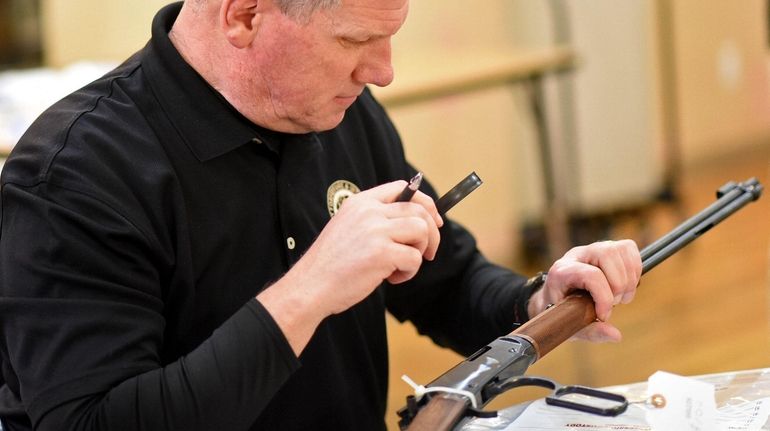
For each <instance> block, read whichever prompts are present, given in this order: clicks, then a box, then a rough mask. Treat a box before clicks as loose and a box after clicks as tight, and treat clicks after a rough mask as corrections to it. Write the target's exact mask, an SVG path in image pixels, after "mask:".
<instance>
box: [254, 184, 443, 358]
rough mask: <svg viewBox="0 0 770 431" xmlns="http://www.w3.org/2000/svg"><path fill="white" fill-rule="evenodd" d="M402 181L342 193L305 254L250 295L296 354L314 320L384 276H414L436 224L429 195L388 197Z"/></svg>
mask: <svg viewBox="0 0 770 431" xmlns="http://www.w3.org/2000/svg"><path fill="white" fill-rule="evenodd" d="M405 186H406V182H405V181H395V182H392V183H387V184H383V185H381V186H378V187H374V188H372V189H369V190H366V191H364V192H361V193H358V194H356V195H354V196H351V197H350V198H348V199H347V200H346V201H345V203H344V204H343V205H342V207H341V208H340V210H339V211H338V212H337V214H336V215H335V216H334V217H333V218H332V219H331V221H329V223H328V224H327V225H326V227H324V229H323V230H322V231H321V233H320V235H319V236H318V238H317V239H316V241H315V242H314V243H313V244H312V245H311V246H310V248H309V249H308V250H307V252H306V253H305V255H304V256H303V257H302V258H301V259H300V260H299V261H298V262H297V263H296V264H295V265H294V267H292V268H291V270H290V271H289V272H288V273H287V274H286V275H285V276H284V277H283V278H281V279H280V280H279V281H278V282H276V283H275V284H273V285H272V286H270V287H268V288H267V289H265V290H264V291H263V292H261V293H260V294H259V295H258V296H257V299H258V300H259V301H260V302H261V303H262V304H263V305H264V306H265V308H267V310H268V311H269V312H270V314H271V315H272V316H273V318H274V319H275V320H276V322H277V323H278V325H279V326H280V327H281V329H282V330H283V332H284V334H285V335H286V337H287V338H288V339H289V343H290V344H291V345H292V348H293V349H294V351H295V353H297V354H299V353H300V352H301V351H302V349H304V347H305V345H306V344H307V342H308V341H309V339H310V337H311V336H312V334H313V332H314V331H315V328H316V327H317V326H318V324H320V323H321V321H322V320H323V319H324V318H325V317H327V316H329V315H331V314H335V313H340V312H343V311H345V310H347V309H348V308H350V307H352V306H353V305H355V304H357V303H358V302H360V301H362V300H363V299H364V298H366V297H367V296H369V295H370V294H371V293H372V292H373V291H374V289H376V288H377V286H379V285H380V284H381V283H382V282H383V281H384V280H387V281H389V282H391V283H394V284H396V283H402V282H404V281H407V280H409V279H411V278H412V277H414V275H415V274H416V273H417V271H418V270H419V269H420V266H421V265H422V260H423V258H425V259H428V260H432V259H433V258H434V257H435V255H436V251H437V249H438V245H439V241H440V235H439V231H438V229H439V228H440V227H441V226H442V225H443V220H442V219H441V216H439V214H438V211H437V210H436V206H435V204H434V202H433V199H431V198H430V197H429V196H427V195H425V194H423V193H421V192H419V191H418V192H417V193H415V195H414V196H413V197H412V199H411V200H410V201H409V202H394V201H395V200H396V197H397V196H398V195H399V194H400V192H401V191H402V190H403V189H404V187H405Z"/></svg>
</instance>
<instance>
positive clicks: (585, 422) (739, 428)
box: [504, 398, 770, 431]
mask: <svg viewBox="0 0 770 431" xmlns="http://www.w3.org/2000/svg"><path fill="white" fill-rule="evenodd" d="M653 409H654V408H653V407H651V406H648V405H644V404H631V405H629V406H628V410H626V412H625V413H623V414H621V415H619V416H617V417H609V418H608V417H603V416H597V415H592V414H588V413H583V412H578V411H574V410H569V409H565V408H561V407H554V406H549V405H547V404H546V403H545V400H542V399H540V400H537V401H534V402H532V403H531V404H530V405H529V407H527V409H526V410H525V411H524V412H522V414H521V415H520V416H519V417H518V418H517V419H516V420H515V421H513V422H512V423H510V424H508V426H507V427H505V428H504V431H552V430H576V431H577V430H588V431H652V430H653V429H654V430H655V431H659V430H658V428H653V427H652V426H651V425H649V423H648V422H647V419H646V413H647V412H648V411H651V410H653ZM768 417H770V398H761V399H758V400H755V401H747V402H744V403H740V404H736V405H727V406H723V407H720V408H719V409H718V410H717V414H716V419H715V421H716V429H717V430H719V431H758V430H762V429H766V428H762V427H763V425H764V424H765V423H766V422H767V420H768ZM682 430H686V428H682Z"/></svg>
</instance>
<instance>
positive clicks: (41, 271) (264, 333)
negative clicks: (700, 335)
mask: <svg viewBox="0 0 770 431" xmlns="http://www.w3.org/2000/svg"><path fill="white" fill-rule="evenodd" d="M407 7H408V2H407V0H344V1H339V0H336V1H335V0H282V1H281V0H188V1H187V2H185V4H184V5H182V4H173V5H169V6H168V7H166V8H164V9H163V10H161V11H160V12H159V14H158V15H157V16H156V18H155V20H154V22H153V27H152V39H151V40H150V42H149V44H148V45H147V46H146V47H145V48H144V49H143V50H141V51H140V52H139V53H137V54H136V55H134V56H133V57H131V58H130V59H128V60H127V61H126V62H125V63H124V64H123V65H121V66H120V67H118V68H117V69H116V70H114V71H113V72H111V73H109V74H108V75H106V76H105V77H103V78H101V79H99V80H97V81H96V82H94V83H92V84H90V85H89V86H87V87H85V88H84V89H82V90H79V91H77V92H76V93H74V94H72V95H70V96H69V97H67V98H65V99H64V100H62V101H60V102H58V103H57V104H56V105H54V106H53V107H52V108H50V109H49V110H48V111H47V112H46V113H44V114H43V115H42V116H41V117H40V118H39V119H38V121H37V122H36V123H35V124H34V125H33V126H32V127H31V128H30V129H29V131H28V132H27V133H26V134H25V136H24V137H23V138H22V139H21V141H20V142H19V143H18V145H17V146H16V148H15V149H14V152H13V154H12V155H11V157H10V158H9V160H8V162H7V163H6V165H5V169H4V171H3V174H2V233H1V236H0V294H1V295H2V296H0V362H2V380H3V381H4V385H3V386H2V387H0V417H1V418H2V420H3V424H4V426H5V429H6V430H11V431H13V430H28V429H33V428H34V429H39V430H81V429H89V430H94V429H99V430H102V429H103V430H113V429H114V430H209V431H212V430H258V429H259V430H263V429H280V430H293V429H351V430H369V429H384V421H383V415H384V411H385V402H386V392H387V346H386V336H385V321H384V313H385V312H386V311H389V312H391V313H392V314H393V315H395V316H396V317H397V318H399V319H401V320H411V321H412V322H414V323H415V325H416V326H417V327H418V328H419V329H420V331H421V332H423V333H425V334H427V335H429V336H430V337H432V339H433V340H435V341H436V342H437V343H439V344H441V345H444V346H448V347H451V348H453V349H455V350H457V351H459V352H461V353H465V354H468V353H470V352H472V351H473V350H474V349H475V348H477V347H479V346H481V345H484V344H485V343H486V342H488V341H489V340H491V339H493V338H494V337H497V336H499V335H501V334H504V333H507V332H509V331H510V330H511V328H512V325H513V324H514V323H516V322H519V323H520V322H523V321H526V320H527V319H528V318H529V317H530V316H533V315H534V314H536V313H538V312H540V311H542V310H543V308H544V307H545V305H546V304H547V303H551V302H556V301H557V300H558V299H560V298H561V297H563V296H564V293H565V292H566V291H568V290H570V289H576V288H577V289H587V290H588V291H590V292H591V295H592V296H593V298H594V300H595V302H596V309H597V315H598V316H599V317H600V318H601V319H602V320H606V319H607V318H608V317H609V314H610V310H611V308H612V305H613V304H617V303H620V302H628V301H630V300H631V298H632V297H633V295H634V292H635V288H636V284H637V282H638V280H639V276H640V272H641V263H640V258H639V253H638V250H637V248H636V245H635V244H634V243H633V242H631V241H619V242H603V243H596V244H592V245H589V246H586V247H578V248H575V249H573V250H571V251H570V252H568V253H567V254H566V255H565V256H564V257H563V258H562V259H560V260H558V261H557V262H556V263H555V264H554V265H553V266H552V267H551V269H550V273H549V277H548V279H547V281H546V283H545V286H544V287H543V288H542V289H541V290H538V291H536V292H534V294H533V292H532V291H531V290H529V289H526V288H524V287H523V283H524V278H523V277H521V276H519V275H516V274H513V273H511V272H510V271H508V270H506V269H503V268H501V267H498V266H495V265H493V264H491V263H489V262H487V261H486V260H485V259H484V258H483V256H481V254H479V252H478V250H477V249H476V246H475V243H474V240H473V238H472V236H471V235H470V234H469V233H468V232H467V231H465V230H464V229H463V228H462V227H460V226H459V225H457V224H456V223H453V222H452V221H451V220H448V219H442V218H441V217H440V216H439V214H438V213H437V211H436V208H435V205H434V204H433V199H434V198H435V197H436V195H435V193H434V191H433V190H432V189H431V188H430V186H429V185H427V184H424V187H423V188H422V191H420V192H418V193H417V194H416V195H415V196H414V197H413V198H412V200H411V201H410V202H394V201H395V199H396V196H398V194H399V192H400V191H401V190H402V189H403V187H404V185H405V182H404V181H403V180H404V179H407V178H410V177H411V176H412V175H413V174H414V173H415V172H416V171H415V169H414V168H413V167H411V166H410V165H409V164H408V163H407V162H406V161H405V159H404V153H403V149H402V147H401V143H400V141H399V138H398V135H397V133H396V131H395V130H394V128H393V126H392V124H391V123H390V121H389V120H388V118H387V116H386V114H385V113H384V112H383V110H382V108H381V107H380V106H379V105H378V104H377V102H376V101H375V100H374V99H373V98H372V96H371V94H370V93H369V92H368V90H366V88H365V85H367V84H374V85H378V86H384V85H387V84H388V83H390V81H391V79H392V70H391V66H390V37H391V36H392V35H393V34H394V33H395V32H396V31H397V30H398V29H399V27H400V26H401V24H402V23H403V21H404V19H405V17H406V13H407ZM343 202H344V203H343ZM582 335H583V336H584V337H586V338H589V339H592V340H596V341H601V340H618V339H619V337H620V334H619V332H618V331H617V329H615V328H614V327H612V326H610V325H609V324H607V323H597V324H594V325H592V326H591V327H589V328H588V329H587V330H586V331H585V332H584V333H583V334H582Z"/></svg>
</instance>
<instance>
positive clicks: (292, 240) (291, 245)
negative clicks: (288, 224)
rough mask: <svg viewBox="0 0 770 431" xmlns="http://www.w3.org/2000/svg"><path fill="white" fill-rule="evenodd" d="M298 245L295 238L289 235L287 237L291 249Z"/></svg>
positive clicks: (287, 243) (287, 244) (287, 245)
mask: <svg viewBox="0 0 770 431" xmlns="http://www.w3.org/2000/svg"><path fill="white" fill-rule="evenodd" d="M296 246H297V243H296V242H295V241H294V238H292V237H288V238H286V247H289V250H294V247H296Z"/></svg>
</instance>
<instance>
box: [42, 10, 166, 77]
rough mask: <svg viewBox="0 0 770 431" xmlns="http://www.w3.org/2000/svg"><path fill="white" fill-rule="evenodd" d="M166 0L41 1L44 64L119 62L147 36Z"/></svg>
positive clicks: (138, 47) (54, 65)
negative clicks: (154, 18)
mask: <svg viewBox="0 0 770 431" xmlns="http://www.w3.org/2000/svg"><path fill="white" fill-rule="evenodd" d="M168 3H171V2H170V1H169V0H133V1H116V0H43V2H42V14H43V28H44V31H43V46H44V50H43V51H44V53H45V59H44V60H45V63H46V64H47V65H49V66H53V67H61V66H65V65H67V64H70V63H73V62H76V61H83V60H88V61H112V62H118V61H122V60H124V59H125V58H127V57H128V56H129V55H131V54H133V53H134V52H135V51H137V50H138V49H140V48H141V47H142V46H144V44H145V43H146V42H147V40H148V39H149V37H150V23H151V21H152V17H153V16H154V15H155V12H157V10H158V9H160V8H161V7H162V6H164V5H166V4H168Z"/></svg>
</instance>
